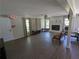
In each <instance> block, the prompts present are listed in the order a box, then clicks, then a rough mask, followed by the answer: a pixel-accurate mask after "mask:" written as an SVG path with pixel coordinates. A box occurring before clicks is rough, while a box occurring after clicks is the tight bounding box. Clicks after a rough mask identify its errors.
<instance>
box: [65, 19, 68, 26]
mask: <svg viewBox="0 0 79 59" xmlns="http://www.w3.org/2000/svg"><path fill="white" fill-rule="evenodd" d="M65 26H69V20H68V18H65Z"/></svg>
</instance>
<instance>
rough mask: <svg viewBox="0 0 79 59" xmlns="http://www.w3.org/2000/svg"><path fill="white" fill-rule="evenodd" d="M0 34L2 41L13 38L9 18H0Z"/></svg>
mask: <svg viewBox="0 0 79 59" xmlns="http://www.w3.org/2000/svg"><path fill="white" fill-rule="evenodd" d="M0 27H1V32H2V33H1V36H2V37H3V39H4V41H10V40H13V39H14V37H13V32H12V29H11V20H10V19H9V18H0Z"/></svg>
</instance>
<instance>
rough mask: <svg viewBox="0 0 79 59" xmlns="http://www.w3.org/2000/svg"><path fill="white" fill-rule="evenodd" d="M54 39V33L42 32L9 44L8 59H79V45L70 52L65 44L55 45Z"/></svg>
mask: <svg viewBox="0 0 79 59" xmlns="http://www.w3.org/2000/svg"><path fill="white" fill-rule="evenodd" d="M52 37H53V34H52V33H49V32H42V33H40V34H37V35H34V36H30V37H28V38H22V39H18V40H14V41H10V42H7V43H5V47H6V51H7V59H79V45H77V44H72V45H71V48H70V50H69V49H66V48H65V47H64V45H63V44H61V45H59V44H54V43H53V42H52ZM63 43H64V41H63Z"/></svg>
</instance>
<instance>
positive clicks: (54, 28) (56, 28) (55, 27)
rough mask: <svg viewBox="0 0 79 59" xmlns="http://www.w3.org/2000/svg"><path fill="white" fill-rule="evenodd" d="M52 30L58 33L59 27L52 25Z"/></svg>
mask: <svg viewBox="0 0 79 59" xmlns="http://www.w3.org/2000/svg"><path fill="white" fill-rule="evenodd" d="M52 30H56V31H59V30H60V25H52Z"/></svg>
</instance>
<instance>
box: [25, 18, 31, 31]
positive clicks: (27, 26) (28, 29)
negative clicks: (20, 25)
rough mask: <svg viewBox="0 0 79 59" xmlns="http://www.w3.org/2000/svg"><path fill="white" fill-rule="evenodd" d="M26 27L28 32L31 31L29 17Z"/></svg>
mask: <svg viewBox="0 0 79 59" xmlns="http://www.w3.org/2000/svg"><path fill="white" fill-rule="evenodd" d="M26 29H27V32H30V28H29V19H26Z"/></svg>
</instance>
